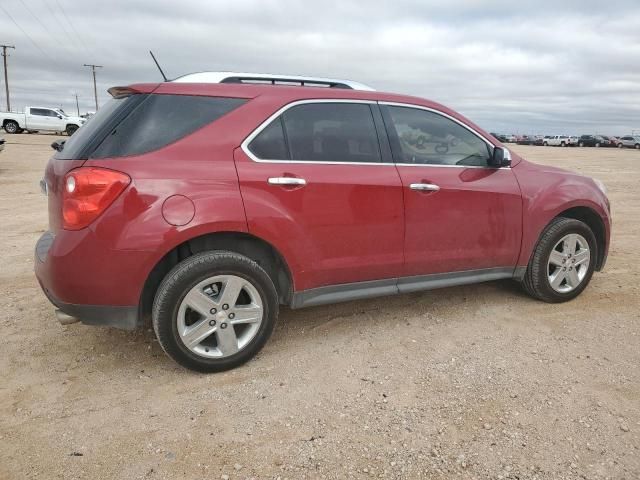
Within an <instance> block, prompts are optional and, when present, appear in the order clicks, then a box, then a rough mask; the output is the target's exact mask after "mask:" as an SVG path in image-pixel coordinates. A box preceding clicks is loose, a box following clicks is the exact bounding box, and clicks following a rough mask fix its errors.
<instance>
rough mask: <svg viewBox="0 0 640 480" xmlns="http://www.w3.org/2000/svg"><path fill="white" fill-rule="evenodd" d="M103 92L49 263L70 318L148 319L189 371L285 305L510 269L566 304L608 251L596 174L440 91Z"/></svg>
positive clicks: (44, 250) (81, 137)
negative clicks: (557, 158) (565, 166)
mask: <svg viewBox="0 0 640 480" xmlns="http://www.w3.org/2000/svg"><path fill="white" fill-rule="evenodd" d="M256 79H260V80H262V81H263V83H262V84H256V83H251V82H252V81H253V82H255V81H256ZM264 81H268V82H269V83H266V84H265V83H264ZM272 84H273V85H278V86H272ZM292 85H297V86H292ZM109 92H110V93H111V95H112V96H113V97H114V98H113V99H111V100H110V101H109V102H108V103H107V104H106V105H104V107H103V108H102V109H100V111H98V112H97V113H96V115H95V117H94V118H93V119H92V120H91V121H90V122H89V123H88V124H87V125H86V126H85V127H83V128H81V129H80V130H79V131H78V133H77V134H75V135H73V136H72V137H71V138H70V139H69V140H67V141H66V142H65V143H64V144H63V145H62V144H60V143H58V144H56V145H55V149H56V152H55V154H54V156H53V157H52V158H51V159H50V160H49V162H48V164H47V167H46V169H45V173H44V179H43V182H42V183H43V191H44V192H46V193H47V200H48V212H49V231H47V232H45V233H44V234H43V235H42V236H41V238H40V239H39V240H38V242H37V244H36V247H35V272H36V276H37V278H38V281H39V283H40V285H41V287H42V289H43V291H44V293H45V294H46V296H47V297H48V298H49V299H50V300H51V302H52V303H53V304H54V305H55V306H56V309H57V316H58V319H59V320H60V321H61V322H63V323H65V324H68V323H73V322H76V321H83V322H85V323H88V324H93V325H110V326H114V327H121V328H130V329H133V328H137V327H142V326H143V325H144V324H145V320H147V319H149V320H150V322H151V324H152V325H153V328H154V331H155V334H156V336H157V338H158V341H159V344H160V346H161V347H162V348H163V349H164V351H165V352H166V353H167V354H168V355H169V356H170V357H172V358H173V359H174V360H175V361H177V362H178V363H180V364H181V365H184V366H185V367H188V368H191V369H194V370H199V371H206V372H212V371H221V370H227V369H229V368H233V367H235V366H237V365H240V364H241V363H243V362H246V361H247V360H249V359H250V358H252V357H253V356H255V355H256V353H257V352H258V351H259V350H260V349H261V348H262V347H263V345H264V344H265V342H266V341H267V340H268V338H269V336H270V335H271V332H272V331H273V329H274V325H275V323H276V320H277V318H278V312H279V309H280V308H281V306H288V307H290V308H293V309H296V308H302V307H309V306H313V305H322V304H331V303H336V302H341V301H347V300H355V299H378V298H380V297H383V296H385V295H395V294H401V293H408V292H416V291H422V290H429V289H433V288H440V287H452V286H462V285H466V284H469V283H476V282H482V281H489V280H497V279H514V280H516V281H520V282H521V284H522V286H523V288H524V290H525V291H526V292H527V293H528V294H529V295H531V296H532V297H534V298H536V299H539V300H542V301H545V302H550V303H558V302H566V301H568V300H571V299H573V298H575V297H577V296H578V295H579V294H580V293H581V292H582V291H583V290H584V289H585V288H586V287H587V285H588V284H589V281H590V279H591V276H592V274H593V272H594V271H596V270H600V269H602V268H603V266H604V264H605V262H606V258H607V251H608V249H609V238H610V229H611V219H610V213H609V212H610V206H609V201H608V199H607V196H606V191H605V190H606V189H605V187H604V185H603V184H602V183H601V182H599V181H597V180H594V179H591V178H589V177H586V176H584V175H580V174H576V173H573V172H568V171H565V170H561V169H560V168H555V167H551V166H547V165H536V164H534V163H530V162H528V161H526V160H524V159H522V158H521V157H519V156H517V155H516V154H515V153H511V152H510V151H509V150H508V149H507V148H504V147H502V146H501V145H500V144H499V143H498V142H497V141H496V139H494V138H493V137H491V135H489V134H488V133H486V132H484V130H482V129H481V128H480V127H478V126H477V125H475V124H474V123H472V122H471V121H470V120H468V119H466V118H465V117H463V116H462V115H460V114H458V113H456V112H455V111H453V110H451V109H449V108H447V107H444V106H442V105H439V104H437V103H434V102H431V101H429V100H423V99H419V98H416V97H410V96H405V95H399V94H390V93H383V92H377V91H374V90H373V89H371V88H370V87H367V86H366V85H362V84H359V83H355V82H350V81H346V80H335V79H322V78H306V77H290V76H283V77H277V76H273V75H265V74H240V73H230V72H203V73H197V74H193V75H187V76H185V77H181V78H178V79H177V80H174V81H171V82H164V83H161V84H157V83H153V84H136V85H132V86H129V87H116V88H111V89H110V90H109ZM417 139H420V141H418V140H417ZM504 296H509V292H508V291H506V292H504ZM391 303H393V302H391ZM358 328H362V326H361V325H359V326H358ZM79 343H80V340H79ZM78 346H79V348H83V346H81V345H78ZM284 358H286V354H283V359H284Z"/></svg>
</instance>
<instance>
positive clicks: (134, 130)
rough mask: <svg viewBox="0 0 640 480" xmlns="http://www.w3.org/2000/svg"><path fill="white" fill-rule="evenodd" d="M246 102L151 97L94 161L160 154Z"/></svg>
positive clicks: (113, 133)
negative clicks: (159, 151) (153, 153)
mask: <svg viewBox="0 0 640 480" xmlns="http://www.w3.org/2000/svg"><path fill="white" fill-rule="evenodd" d="M245 101H246V100H244V99H239V98H223V97H201V96H191V95H149V96H148V97H147V98H146V99H145V100H144V101H143V102H142V103H140V105H138V106H137V107H136V108H135V109H134V110H133V111H132V112H131V113H129V115H127V117H126V118H125V119H124V120H123V121H122V122H120V123H119V124H118V125H117V126H116V127H115V128H113V129H112V130H111V131H110V132H109V134H108V135H107V136H106V137H105V139H104V140H103V141H102V143H101V144H100V146H99V147H98V148H97V149H96V150H95V151H94V152H93V153H92V154H91V158H107V157H123V156H129V155H140V154H143V153H147V152H150V151H152V150H157V149H159V148H162V147H164V146H166V145H169V144H170V143H173V142H175V141H176V140H179V139H180V138H182V137H184V136H186V135H188V134H190V133H193V132H194V131H196V130H198V129H199V128H201V127H203V126H205V125H207V124H208V123H211V122H213V121H214V120H216V119H218V118H220V117H221V116H223V115H224V114H225V113H228V112H229V111H231V110H233V109H234V108H237V107H238V106H240V105H242V104H243V103H244V102H245ZM80 130H82V129H80ZM65 148H66V147H65Z"/></svg>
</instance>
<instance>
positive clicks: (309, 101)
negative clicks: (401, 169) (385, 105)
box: [240, 98, 394, 166]
mask: <svg viewBox="0 0 640 480" xmlns="http://www.w3.org/2000/svg"><path fill="white" fill-rule="evenodd" d="M313 103H351V104H364V105H369V108H370V110H371V115H372V121H373V124H374V126H375V133H376V138H377V140H378V148H379V149H380V153H381V157H380V160H381V161H379V162H330V161H323V160H277V159H265V158H258V157H257V156H256V155H255V154H254V153H253V152H252V151H251V150H250V149H249V144H250V143H251V142H252V141H253V139H254V138H256V137H257V136H258V135H260V133H261V132H262V131H263V130H264V129H265V128H267V127H268V126H269V125H270V124H271V122H273V121H274V120H276V119H277V118H278V117H279V116H281V115H282V114H283V113H284V112H286V111H287V110H289V109H290V108H293V107H296V106H298V105H307V104H313ZM377 103H378V102H376V101H375V100H359V99H346V98H313V99H305V100H296V101H295V102H291V103H288V104H286V105H284V106H282V107H281V108H279V109H278V110H277V111H276V112H275V113H273V114H272V115H270V116H269V118H267V119H266V120H265V121H264V122H262V123H261V124H260V125H259V126H258V127H257V128H256V129H255V130H254V131H253V132H251V133H250V134H249V136H247V138H245V139H244V141H243V142H242V143H241V144H240V148H242V150H243V151H244V153H245V154H246V155H247V156H248V157H249V158H250V159H251V160H253V161H254V162H257V163H285V164H286V163H292V164H305V165H314V164H315V165H387V166H389V165H394V163H393V161H391V159H390V158H389V157H388V156H387V155H385V150H384V145H383V144H381V140H380V132H379V131H378V126H377V125H376V118H375V117H376V116H375V113H374V108H375V106H376V105H377ZM281 118H282V117H281ZM281 121H282V120H281ZM283 127H284V125H283ZM283 130H284V131H285V135H286V128H283ZM287 143H288V142H287ZM287 148H289V147H288V146H287ZM289 158H291V153H289Z"/></svg>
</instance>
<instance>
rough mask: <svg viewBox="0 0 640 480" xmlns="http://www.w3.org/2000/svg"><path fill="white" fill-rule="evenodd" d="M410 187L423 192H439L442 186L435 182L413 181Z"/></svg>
mask: <svg viewBox="0 0 640 480" xmlns="http://www.w3.org/2000/svg"><path fill="white" fill-rule="evenodd" d="M409 188H410V189H411V190H418V191H421V192H437V191H438V190H440V187H439V186H438V185H436V184H434V183H412V184H411V185H409Z"/></svg>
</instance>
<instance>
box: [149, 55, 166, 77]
mask: <svg viewBox="0 0 640 480" xmlns="http://www.w3.org/2000/svg"><path fill="white" fill-rule="evenodd" d="M149 53H150V54H151V58H153V61H154V62H156V67H158V70H160V75H162V78H164V81H165V82H168V81H169V79H168V78H167V76H166V75H165V74H164V72H163V71H162V68H160V64H159V63H158V60H156V56H155V55H154V54H153V52H152V51H151V50H149Z"/></svg>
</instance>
